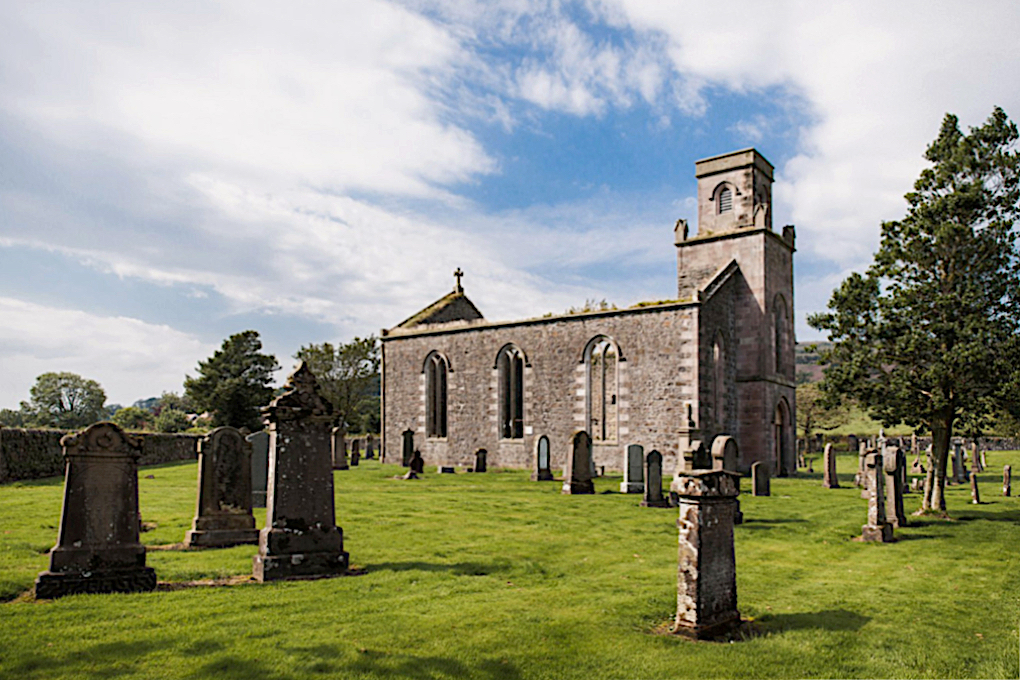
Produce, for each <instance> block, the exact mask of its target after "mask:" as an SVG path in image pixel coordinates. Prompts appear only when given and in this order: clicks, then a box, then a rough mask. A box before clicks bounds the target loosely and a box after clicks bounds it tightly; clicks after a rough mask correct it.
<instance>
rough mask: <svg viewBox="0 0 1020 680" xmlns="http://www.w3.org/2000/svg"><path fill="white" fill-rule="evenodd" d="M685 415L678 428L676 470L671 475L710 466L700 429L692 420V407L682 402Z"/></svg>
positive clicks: (710, 459) (704, 468)
mask: <svg viewBox="0 0 1020 680" xmlns="http://www.w3.org/2000/svg"><path fill="white" fill-rule="evenodd" d="M684 409H685V413H686V415H685V416H684V425H683V426H682V427H681V428H680V442H679V446H678V447H677V461H676V471H675V472H674V473H673V476H674V477H676V475H678V474H680V473H682V472H688V471H690V470H707V469H710V468H711V467H712V457H711V455H709V453H708V452H707V451H706V450H705V446H704V444H703V443H702V441H701V430H699V429H698V426H697V424H696V423H695V422H694V409H693V406H692V405H691V404H690V403H687V404H684Z"/></svg>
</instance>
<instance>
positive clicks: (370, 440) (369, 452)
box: [365, 433, 375, 460]
mask: <svg viewBox="0 0 1020 680" xmlns="http://www.w3.org/2000/svg"><path fill="white" fill-rule="evenodd" d="M374 458H375V437H374V436H372V434H371V433H369V435H368V436H367V437H365V460H372V459H374Z"/></svg>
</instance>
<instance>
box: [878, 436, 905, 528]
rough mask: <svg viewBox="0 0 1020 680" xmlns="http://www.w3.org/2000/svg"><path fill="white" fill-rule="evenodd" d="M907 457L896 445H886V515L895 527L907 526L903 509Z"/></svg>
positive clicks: (883, 467) (883, 466) (884, 466)
mask: <svg viewBox="0 0 1020 680" xmlns="http://www.w3.org/2000/svg"><path fill="white" fill-rule="evenodd" d="M906 467H907V459H906V456H905V455H904V454H903V451H902V450H901V449H900V448H899V447H896V446H887V447H885V454H884V455H883V456H882V469H883V472H884V473H885V480H884V486H885V517H886V521H888V522H889V523H890V524H891V525H892V526H893V528H894V529H900V528H902V527H905V526H907V514H906V512H904V510H903V479H904V478H905V475H904V472H905V471H906Z"/></svg>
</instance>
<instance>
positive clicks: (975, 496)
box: [970, 472, 981, 505]
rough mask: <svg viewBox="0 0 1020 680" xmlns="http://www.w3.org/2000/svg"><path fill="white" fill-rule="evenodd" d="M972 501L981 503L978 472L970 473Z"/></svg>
mask: <svg viewBox="0 0 1020 680" xmlns="http://www.w3.org/2000/svg"><path fill="white" fill-rule="evenodd" d="M970 502H971V503H973V504H974V505H981V493H980V491H978V477H977V472H971V473H970Z"/></svg>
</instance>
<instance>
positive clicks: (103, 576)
mask: <svg viewBox="0 0 1020 680" xmlns="http://www.w3.org/2000/svg"><path fill="white" fill-rule="evenodd" d="M86 574H87V575H86ZM155 588H156V570H155V569H153V568H152V567H130V568H127V569H107V570H103V571H93V572H53V571H44V572H41V573H40V574H39V577H38V578H36V580H35V597H36V599H37V600H52V599H55V598H58V597H63V596H65V595H78V594H80V593H144V592H149V591H150V590H155Z"/></svg>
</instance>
